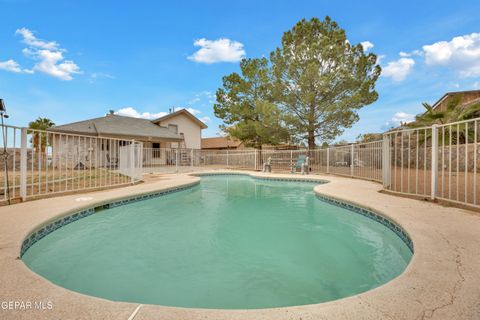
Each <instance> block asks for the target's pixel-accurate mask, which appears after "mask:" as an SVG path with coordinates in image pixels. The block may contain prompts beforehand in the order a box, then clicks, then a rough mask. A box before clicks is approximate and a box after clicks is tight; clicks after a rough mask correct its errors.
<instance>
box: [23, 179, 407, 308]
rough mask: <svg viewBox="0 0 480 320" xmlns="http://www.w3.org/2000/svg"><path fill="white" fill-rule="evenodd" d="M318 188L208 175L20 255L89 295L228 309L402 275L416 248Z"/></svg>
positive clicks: (337, 292) (297, 299) (352, 289)
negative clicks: (322, 195)
mask: <svg viewBox="0 0 480 320" xmlns="http://www.w3.org/2000/svg"><path fill="white" fill-rule="evenodd" d="M313 186H314V184H312V183H306V182H286V181H272V180H259V179H255V178H251V177H249V176H211V177H210V176H209V177H202V180H201V183H200V185H197V186H194V187H191V188H188V189H186V190H183V191H180V192H177V193H172V194H168V195H165V196H162V197H157V198H152V199H148V200H144V201H140V202H134V203H130V204H126V205H122V206H118V207H114V208H111V209H107V210H103V211H98V212H97V213H95V214H91V215H89V216H88V217H85V218H83V219H79V220H77V221H75V222H72V223H69V224H66V225H64V226H63V227H61V228H59V229H57V230H56V231H54V232H51V233H49V234H48V235H47V236H45V237H43V238H42V239H40V240H39V241H37V242H35V243H34V244H33V245H31V247H29V249H28V250H27V251H26V252H25V253H24V254H23V256H22V259H23V261H24V262H25V263H26V264H27V265H28V266H29V267H30V268H31V269H32V270H33V271H35V272H37V273H38V274H40V275H42V276H43V277H45V278H47V279H49V280H50V281H52V282H53V283H56V284H58V285H60V286H62V287H65V288H68V289H71V290H74V291H77V292H81V293H84V294H88V295H92V296H97V297H102V298H106V299H110V300H115V301H128V302H137V303H151V304H160V305H167V306H181V307H198V308H222V309H253V308H267V307H281V306H292V305H304V304H312V303H319V302H324V301H330V300H334V299H339V298H342V297H346V296H351V295H354V294H358V293H360V292H364V291H367V290H369V289H372V288H374V287H377V286H379V285H381V284H383V283H386V282H388V281H389V280H391V279H393V278H395V277H396V276H398V275H399V274H400V273H402V271H403V270H404V269H405V267H406V266H407V264H408V262H409V261H410V259H411V256H412V251H411V249H410V248H409V247H408V246H407V244H406V243H405V242H404V241H403V240H402V239H401V238H400V237H398V236H397V234H396V233H394V232H393V231H392V229H390V228H387V227H386V226H385V225H384V224H381V223H378V222H377V221H375V220H373V219H369V218H367V217H366V216H364V215H361V214H358V213H357V212H354V211H352V210H347V209H345V208H342V207H339V206H337V205H334V204H331V203H329V202H326V201H322V200H320V199H318V198H317V197H316V196H315V194H314V192H313Z"/></svg>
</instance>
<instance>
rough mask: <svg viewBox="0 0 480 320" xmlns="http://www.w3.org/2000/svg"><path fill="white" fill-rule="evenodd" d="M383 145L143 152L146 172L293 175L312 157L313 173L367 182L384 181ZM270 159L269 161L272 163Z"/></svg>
mask: <svg viewBox="0 0 480 320" xmlns="http://www.w3.org/2000/svg"><path fill="white" fill-rule="evenodd" d="M381 152H382V141H376V142H371V143H358V144H352V145H348V146H339V147H330V148H328V149H316V150H306V149H305V150H255V149H244V150H195V149H163V148H155V149H152V148H144V151H143V160H144V163H143V168H144V169H143V170H144V172H187V171H196V170H202V169H246V170H262V167H263V164H264V163H265V162H267V161H269V162H270V163H271V167H272V171H274V172H291V171H292V165H293V164H295V163H296V162H297V160H298V159H299V156H301V155H304V156H308V157H309V168H310V173H332V174H338V175H343V176H349V177H356V178H363V179H367V180H375V181H381V179H382V153H381ZM269 159H270V160H269Z"/></svg>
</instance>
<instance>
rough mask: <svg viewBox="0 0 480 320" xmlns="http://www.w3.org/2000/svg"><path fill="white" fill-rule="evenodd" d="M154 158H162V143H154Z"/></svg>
mask: <svg viewBox="0 0 480 320" xmlns="http://www.w3.org/2000/svg"><path fill="white" fill-rule="evenodd" d="M152 157H153V158H160V157H161V153H160V143H158V142H153V143H152Z"/></svg>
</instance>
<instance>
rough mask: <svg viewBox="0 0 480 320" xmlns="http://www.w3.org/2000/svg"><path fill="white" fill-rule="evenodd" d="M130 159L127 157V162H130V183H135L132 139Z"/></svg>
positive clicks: (133, 144) (132, 142) (133, 142)
mask: <svg viewBox="0 0 480 320" xmlns="http://www.w3.org/2000/svg"><path fill="white" fill-rule="evenodd" d="M129 156H130V159H129V161H128V162H129V164H130V168H129V169H130V170H129V171H130V183H132V184H134V183H135V140H132V141H131V143H130V154H129Z"/></svg>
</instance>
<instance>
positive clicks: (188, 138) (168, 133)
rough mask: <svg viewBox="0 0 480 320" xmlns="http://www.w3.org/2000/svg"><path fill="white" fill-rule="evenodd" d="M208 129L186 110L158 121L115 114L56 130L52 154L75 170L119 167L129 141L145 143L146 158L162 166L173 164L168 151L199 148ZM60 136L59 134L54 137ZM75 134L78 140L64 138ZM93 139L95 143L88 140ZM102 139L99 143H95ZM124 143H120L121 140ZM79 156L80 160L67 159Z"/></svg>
mask: <svg viewBox="0 0 480 320" xmlns="http://www.w3.org/2000/svg"><path fill="white" fill-rule="evenodd" d="M205 128H207V126H206V125H205V124H204V123H203V122H201V121H200V120H199V119H197V118H196V117H195V116H194V115H192V114H191V113H190V112H188V111H187V110H185V109H181V110H178V111H176V112H172V113H170V114H167V115H166V116H163V117H161V118H158V119H155V120H148V119H140V118H133V117H127V116H120V115H116V114H114V113H113V112H110V113H109V114H107V115H105V116H104V117H100V118H94V119H88V120H83V121H79V122H73V123H68V124H64V125H58V126H54V127H51V128H49V129H48V131H49V132H52V134H53V138H52V142H51V144H52V150H53V161H54V164H55V163H57V162H59V161H60V162H61V163H66V164H68V166H71V167H77V166H80V167H84V166H91V164H92V163H94V164H95V166H99V165H98V164H104V165H111V164H112V163H114V164H117V163H118V158H119V154H120V151H121V148H122V147H123V146H125V145H128V144H129V142H128V140H135V141H137V142H141V143H142V145H143V148H144V149H143V150H144V151H143V157H144V159H145V158H146V157H148V158H149V159H152V158H155V160H156V162H158V163H167V164H168V163H172V162H173V161H175V160H174V159H172V157H173V155H172V153H171V152H165V150H164V148H196V149H199V148H200V145H201V135H202V129H205ZM54 133H58V134H54ZM62 133H65V134H74V135H82V136H84V138H83V139H80V138H78V136H68V135H62ZM88 137H92V139H88ZM93 137H95V138H99V139H93ZM117 139H120V140H117ZM70 154H76V155H79V154H80V155H81V156H77V157H76V159H66V157H67V155H70Z"/></svg>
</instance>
